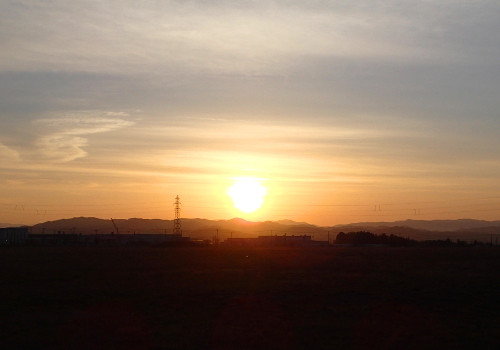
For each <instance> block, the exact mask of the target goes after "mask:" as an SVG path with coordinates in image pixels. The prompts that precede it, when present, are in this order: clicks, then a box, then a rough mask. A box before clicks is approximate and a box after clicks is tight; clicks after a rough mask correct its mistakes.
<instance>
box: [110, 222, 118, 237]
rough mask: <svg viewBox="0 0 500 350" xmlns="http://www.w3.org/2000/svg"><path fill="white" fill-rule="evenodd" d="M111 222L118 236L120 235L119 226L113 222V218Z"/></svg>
mask: <svg viewBox="0 0 500 350" xmlns="http://www.w3.org/2000/svg"><path fill="white" fill-rule="evenodd" d="M111 222H112V223H113V226H114V227H115V232H116V234H117V235H119V234H120V231H118V226H116V223H115V220H113V218H111Z"/></svg>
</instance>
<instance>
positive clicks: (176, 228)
mask: <svg viewBox="0 0 500 350" xmlns="http://www.w3.org/2000/svg"><path fill="white" fill-rule="evenodd" d="M174 204H175V219H174V235H179V236H182V229H181V201H180V198H179V196H178V195H177V197H175V203H174Z"/></svg>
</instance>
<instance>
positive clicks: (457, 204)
mask: <svg viewBox="0 0 500 350" xmlns="http://www.w3.org/2000/svg"><path fill="white" fill-rule="evenodd" d="M498 18H500V4H499V3H498V1H496V0H493V1H481V0H478V1H475V0H474V1H472V0H471V1H459V0H453V1H449V0H440V1H422V0H412V1H401V0H398V1H395V0H387V1H376V0H360V1H294V0H291V1H270V0H262V1H261V0H255V1H238V0H232V1H224V0H218V1H201V0H193V1H163V0H162V1H148V0H146V1H129V0H120V1H115V0H107V1H91V0H87V1H81V0H73V1H65V0H52V1H43V2H42V1H29V0H27V1H8V0H6V1H2V2H0V48H1V52H0V222H4V223H12V224H34V223H39V222H44V221H48V220H56V219H60V218H70V217H75V216H95V217H101V218H110V217H113V218H131V217H143V218H160V219H172V218H173V217H174V206H173V203H174V200H175V196H176V195H179V197H180V198H181V202H182V216H183V217H189V218H195V217H199V218H207V219H230V218H233V217H242V218H245V219H247V220H282V219H291V220H296V221H306V222H309V223H312V224H318V225H335V224H344V223H350V222H360V221H392V220H404V219H415V220H430V219H459V218H475V219H485V220H498V219H500V217H499V213H500V181H499V178H500V152H499V150H500V138H499V131H500V115H499V111H500V99H499V92H500V60H499V59H498V58H499V57H500V35H498V33H500V21H498ZM239 178H255V179H257V180H256V181H258V182H260V183H261V184H262V185H263V186H265V188H266V195H265V197H264V204H263V206H262V207H261V208H260V209H259V210H257V211H256V212H254V213H243V212H240V211H239V210H238V209H236V208H235V207H234V206H233V204H232V202H231V198H230V197H229V196H228V194H227V192H228V188H230V187H231V186H232V185H234V182H235V181H236V179H239Z"/></svg>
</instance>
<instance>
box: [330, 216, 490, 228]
mask: <svg viewBox="0 0 500 350" xmlns="http://www.w3.org/2000/svg"><path fill="white" fill-rule="evenodd" d="M353 226H354V227H379V226H385V227H387V226H391V227H393V226H400V227H410V228H414V229H417V230H427V231H458V230H468V229H477V228H482V227H500V221H485V220H474V219H459V220H404V221H394V222H359V223H352V224H348V225H337V226H335V227H353Z"/></svg>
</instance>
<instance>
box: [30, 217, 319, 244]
mask: <svg viewBox="0 0 500 350" xmlns="http://www.w3.org/2000/svg"><path fill="white" fill-rule="evenodd" d="M114 221H115V223H116V225H117V226H118V230H119V233H122V234H123V233H136V234H141V233H172V230H173V221H172V220H161V219H140V218H131V219H114ZM182 230H183V234H184V235H185V236H189V237H191V238H194V239H212V238H213V237H214V236H215V235H217V233H218V235H219V239H221V240H224V239H226V238H228V237H231V236H233V237H257V236H259V235H272V234H277V235H282V234H285V233H286V234H296V235H297V234H311V235H314V234H315V233H319V234H321V233H324V232H325V231H324V229H323V228H320V227H317V226H314V225H309V224H302V223H293V224H292V225H284V224H280V223H278V222H273V221H264V222H253V221H246V220H244V219H241V218H234V219H231V220H207V219H199V218H195V219H182ZM31 232H32V233H43V232H44V233H76V234H83V235H88V234H96V233H112V232H115V228H114V226H113V223H112V222H111V220H109V219H99V218H93V217H78V218H71V219H61V220H55V221H47V222H44V223H40V224H37V225H34V226H32V228H31ZM320 236H321V237H322V236H325V237H326V234H323V235H320ZM325 239H326V238H325Z"/></svg>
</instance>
